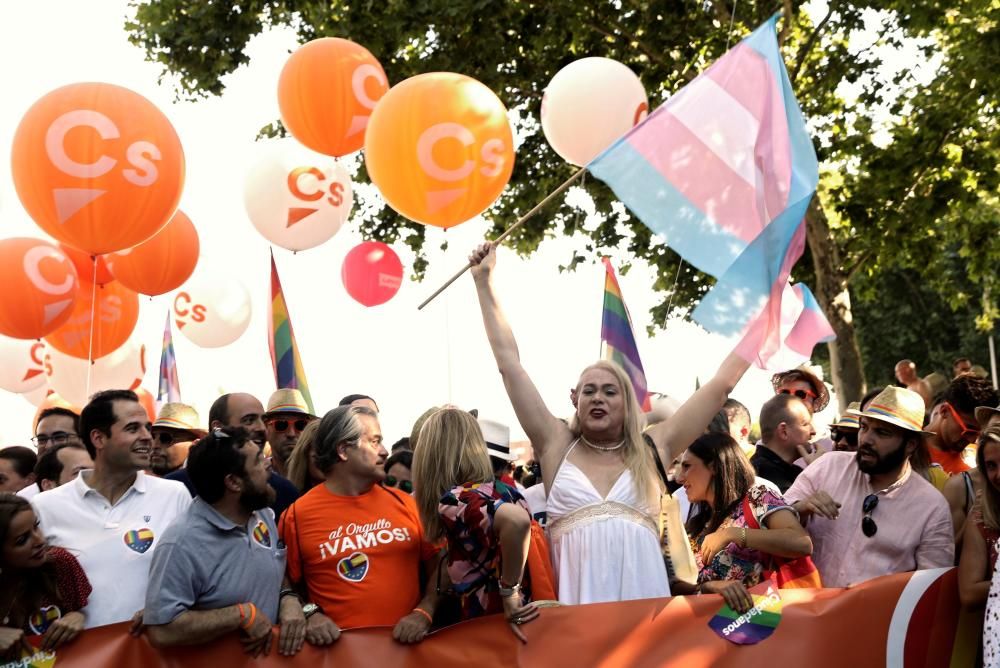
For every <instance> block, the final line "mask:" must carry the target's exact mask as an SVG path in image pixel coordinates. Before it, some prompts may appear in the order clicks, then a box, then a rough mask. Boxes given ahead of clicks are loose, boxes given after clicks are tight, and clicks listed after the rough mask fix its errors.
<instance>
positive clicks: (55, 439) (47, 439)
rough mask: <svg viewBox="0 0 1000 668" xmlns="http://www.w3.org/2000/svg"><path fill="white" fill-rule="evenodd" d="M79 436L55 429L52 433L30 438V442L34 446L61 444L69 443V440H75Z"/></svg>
mask: <svg viewBox="0 0 1000 668" xmlns="http://www.w3.org/2000/svg"><path fill="white" fill-rule="evenodd" d="M78 438H80V436H79V435H78V434H73V433H70V432H66V431H57V432H55V433H54V434H52V435H49V434H40V435H38V436H35V437H33V438H32V439H31V442H32V443H34V444H35V445H36V446H42V447H44V446H46V445H48V444H49V443H51V444H52V445H62V444H63V443H69V442H70V441H75V440H76V439H78Z"/></svg>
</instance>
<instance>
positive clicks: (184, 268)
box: [107, 210, 200, 296]
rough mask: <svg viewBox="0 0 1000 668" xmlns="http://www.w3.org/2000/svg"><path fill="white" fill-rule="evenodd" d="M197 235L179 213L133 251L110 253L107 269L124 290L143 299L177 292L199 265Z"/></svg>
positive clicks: (180, 212)
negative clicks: (143, 296)
mask: <svg viewBox="0 0 1000 668" xmlns="http://www.w3.org/2000/svg"><path fill="white" fill-rule="evenodd" d="M199 247H200V245H199V242H198V231H197V230H196V229H195V228H194V223H192V222H191V219H190V218H188V217H187V215H186V214H185V213H184V212H183V211H180V210H178V211H177V213H175V214H174V217H173V218H171V219H170V222H169V223H167V224H166V226H165V227H164V228H163V229H162V230H160V231H159V232H157V233H156V234H155V235H154V236H153V237H152V238H151V239H148V240H147V241H144V242H142V243H141V244H139V245H138V246H136V247H135V248H129V249H128V250H124V251H119V252H117V253H109V254H108V255H107V259H108V267H109V268H110V269H111V273H112V274H114V277H115V278H117V279H118V281H119V282H120V283H121V284H122V285H124V286H125V287H127V288H129V289H131V290H135V291H136V292H141V293H142V294H144V295H150V296H154V295H162V294H163V293H165V292H170V291H171V290H174V289H176V288H179V287H180V286H181V285H182V284H183V283H184V281H186V280H187V279H188V278H190V277H191V274H192V273H194V268H195V266H196V265H197V264H198V249H199Z"/></svg>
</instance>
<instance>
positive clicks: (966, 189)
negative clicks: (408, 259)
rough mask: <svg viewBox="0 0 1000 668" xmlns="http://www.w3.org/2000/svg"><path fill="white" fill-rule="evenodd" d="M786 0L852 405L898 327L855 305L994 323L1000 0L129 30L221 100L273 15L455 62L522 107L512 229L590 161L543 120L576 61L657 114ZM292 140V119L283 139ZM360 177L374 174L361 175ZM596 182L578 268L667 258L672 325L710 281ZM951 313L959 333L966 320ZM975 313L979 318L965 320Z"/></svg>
mask: <svg viewBox="0 0 1000 668" xmlns="http://www.w3.org/2000/svg"><path fill="white" fill-rule="evenodd" d="M782 7H783V8H784V10H785V14H786V17H788V16H790V17H791V18H790V20H785V21H784V23H783V24H782V40H783V53H784V56H785V60H786V63H787V65H788V69H789V73H790V76H791V78H792V80H793V86H794V88H795V90H796V94H797V96H798V99H799V102H800V104H801V106H802V108H803V111H804V112H805V114H806V116H807V117H808V118H809V119H810V124H811V128H812V130H813V133H814V136H815V137H816V145H817V152H818V154H819V157H820V160H821V171H822V174H821V184H820V192H819V198H818V203H817V204H816V205H815V206H814V207H812V208H811V210H810V214H809V215H808V216H807V221H808V230H809V237H808V238H809V248H808V249H807V256H806V258H804V260H803V261H802V262H800V263H799V266H798V267H797V268H796V270H795V279H796V280H806V281H807V282H808V283H809V284H810V285H813V286H816V288H817V289H816V293H817V297H818V298H819V300H820V303H821V304H822V305H823V307H824V309H825V310H826V311H827V313H828V315H829V316H830V319H831V323H832V324H833V325H834V327H835V329H836V331H837V333H838V335H839V341H838V343H837V345H836V346H833V347H831V350H830V353H831V355H830V358H831V365H832V367H833V376H834V380H835V382H836V383H837V385H838V390H839V391H840V392H841V394H843V395H845V398H856V397H857V396H858V395H859V394H860V392H861V391H862V390H863V387H864V372H863V371H864V370H863V369H862V365H861V356H860V353H859V352H858V351H859V347H858V345H857V341H856V339H855V333H854V327H855V326H857V327H859V328H861V329H862V330H863V331H866V336H864V337H862V339H863V340H866V341H867V340H869V339H871V340H875V339H878V336H874V335H873V336H871V337H869V336H867V331H868V328H869V327H870V330H871V332H873V333H876V332H878V331H879V330H881V331H882V332H883V333H884V332H885V330H883V329H882V328H883V327H886V326H889V324H891V323H887V322H884V318H881V317H878V318H876V317H874V315H872V318H871V321H870V323H871V324H870V325H869V322H867V321H866V319H855V318H854V317H853V316H852V312H851V297H852V296H853V299H854V301H855V302H857V303H860V304H863V305H864V306H863V307H862V311H864V312H865V313H866V314H877V313H882V312H883V311H882V309H884V312H885V313H886V314H890V315H891V314H892V313H893V309H894V308H896V306H897V304H898V303H900V300H894V299H893V298H892V294H893V292H894V291H895V290H897V289H899V288H900V283H899V280H898V279H899V277H900V276H901V275H906V276H909V277H911V278H912V279H913V280H914V281H915V283H916V284H917V285H918V286H919V290H920V291H921V292H923V293H927V294H929V295H934V296H936V297H937V298H938V299H935V300H933V304H934V306H938V305H940V304H948V305H950V306H951V305H954V306H956V307H959V306H961V307H962V308H961V309H960V310H959V311H955V312H951V314H950V316H951V323H952V327H951V329H956V326H955V322H956V320H957V319H958V318H959V317H962V318H963V319H964V318H967V317H969V316H970V315H971V314H977V316H978V324H979V325H980V327H981V328H983V329H986V328H989V327H992V322H993V319H995V317H996V308H995V306H993V305H992V304H993V303H995V297H993V300H994V301H993V302H991V301H990V298H989V295H990V294H993V295H995V292H996V290H995V289H994V290H992V291H991V281H993V271H992V267H993V266H995V263H996V260H997V258H1000V241H998V235H997V219H998V210H1000V209H998V203H997V198H996V194H995V193H996V190H997V188H996V186H997V181H998V173H997V169H996V154H997V152H996V148H997V114H996V103H997V92H998V84H997V78H996V76H995V72H997V71H1000V67H998V65H1000V62H998V61H1000V48H998V39H1000V32H998V30H1000V29H998V19H1000V3H997V2H996V1H995V0H966V1H961V0H954V1H952V2H945V1H944V0H924V1H922V2H919V3H913V2H910V1H908V0H907V1H904V0H882V1H878V0H866V1H861V2H846V1H841V0H830V1H829V2H828V3H826V4H824V3H823V2H821V1H818V0H817V1H816V2H813V3H812V5H810V8H809V11H806V10H805V8H804V6H803V5H802V3H801V2H800V0H784V2H783V3H782V5H780V6H779V4H778V3H777V2H775V1H774V0H772V1H771V2H755V1H751V0H745V1H744V2H740V3H738V7H737V14H736V17H735V22H734V27H733V31H732V34H731V35H730V31H729V25H730V21H731V19H732V12H733V3H731V2H726V1H724V0H702V1H699V2H693V1H685V2H654V1H651V0H646V1H629V0H616V1H614V2H611V1H605V2H587V3H585V2H577V1H575V0H544V1H543V0H508V1H506V2H498V1H487V0H412V1H402V0H385V1H384V2H377V3H376V2H357V3H348V2H342V1H340V0H326V1H325V2H320V1H318V0H284V1H281V0H271V1H265V0H230V1H228V2H220V1H219V0H211V1H210V0H157V1H156V2H150V3H145V2H139V3H137V4H136V6H135V15H134V18H132V19H130V20H129V21H128V24H127V29H128V31H129V35H130V40H131V41H132V42H133V43H134V44H136V45H138V46H140V47H141V48H143V49H144V50H145V51H146V53H147V55H148V57H149V58H150V59H152V60H154V61H157V62H159V63H161V64H162V66H163V68H164V72H165V73H167V74H168V75H170V77H171V78H170V80H171V81H172V82H174V83H175V85H176V87H177V91H178V95H179V96H181V97H194V98H196V97H199V96H207V95H218V94H221V93H222V92H223V90H224V78H225V76H226V75H227V74H230V73H232V72H233V71H235V70H236V69H237V68H239V67H241V66H245V65H246V64H247V57H246V55H245V49H246V46H247V43H248V41H249V40H250V38H252V37H253V36H254V35H256V34H258V33H259V32H261V31H262V30H263V29H264V28H265V27H268V26H290V27H291V28H293V29H294V30H295V31H296V32H297V34H298V35H299V37H300V38H301V40H302V41H303V42H304V41H308V40H310V39H313V38H316V37H321V36H335V37H345V38H350V39H354V40H355V41H358V42H360V43H362V44H364V45H365V46H366V47H367V48H368V49H369V50H370V51H372V53H374V54H375V56H376V57H377V58H379V60H380V62H381V63H382V65H383V67H384V68H385V70H386V73H387V75H388V76H389V79H390V81H391V82H398V81H401V80H403V79H405V78H407V77H410V76H413V75H416V74H419V73H422V72H429V71H438V70H444V71H455V72H461V73H464V74H467V75H470V76H473V77H475V78H476V79H479V80H480V81H482V82H483V83H484V84H486V85H487V86H489V87H490V88H491V89H493V90H494V91H495V92H496V93H497V94H498V95H499V96H500V98H501V99H502V100H503V102H504V103H505V104H506V105H507V107H508V109H512V110H519V111H521V112H523V113H521V114H520V118H521V121H520V124H521V127H520V128H518V129H519V130H520V132H521V134H523V135H524V143H523V144H522V145H521V146H520V147H519V148H518V153H517V156H518V157H517V164H516V166H515V171H514V176H513V178H512V180H511V183H510V186H509V187H508V189H507V191H506V192H505V194H504V196H503V197H501V198H500V199H499V200H498V201H497V203H496V204H495V205H494V206H493V207H492V208H491V210H490V211H489V212H488V214H487V215H488V217H489V218H490V219H491V220H492V221H493V224H494V231H495V232H497V233H499V231H500V230H502V229H503V228H505V227H506V226H507V225H509V223H510V222H511V221H513V220H514V219H515V218H517V217H518V216H519V215H521V214H523V213H524V212H526V211H527V210H528V209H530V208H531V207H532V206H533V205H534V204H535V203H537V202H538V201H540V200H541V199H542V198H543V197H544V196H545V195H546V194H547V193H549V192H551V191H552V190H553V189H555V188H556V187H557V186H558V185H559V184H560V183H562V182H563V181H564V180H565V179H566V178H567V177H569V176H570V175H571V174H572V172H573V168H572V167H570V166H568V165H566V164H565V163H564V162H563V161H562V160H561V159H560V158H559V157H558V156H557V155H556V154H555V153H554V152H553V151H552V150H551V149H550V148H549V147H548V145H547V143H546V142H545V139H544V137H543V136H542V133H541V129H540V127H539V125H538V123H537V120H536V118H537V114H538V109H539V105H540V102H541V96H542V92H543V90H544V87H545V85H546V84H547V82H548V81H549V80H550V79H551V77H552V76H553V75H554V74H555V73H556V72H557V71H558V70H559V69H560V68H562V67H563V66H565V65H566V64H568V63H569V62H571V61H573V60H575V59H577V58H581V57H584V56H587V55H603V56H607V57H610V58H615V59H617V60H619V61H621V62H623V63H625V64H626V65H628V66H629V67H631V68H632V69H633V70H634V71H635V72H637V73H638V74H639V76H640V78H641V79H642V81H643V83H644V84H645V86H646V89H647V92H648V94H649V97H650V102H651V106H656V104H658V103H659V102H660V101H662V100H664V99H666V98H667V97H669V96H670V95H671V94H672V93H673V92H675V91H676V90H678V89H679V88H680V87H681V86H683V85H684V84H685V83H686V82H688V81H690V80H691V79H692V78H693V77H694V76H696V75H697V73H698V72H700V71H701V70H703V69H704V68H705V67H706V66H708V65H709V64H710V63H711V62H712V61H714V60H715V59H716V58H718V57H719V56H720V55H722V53H724V52H725V50H726V48H727V43H728V42H729V41H730V37H731V40H732V43H735V42H736V40H738V39H739V38H741V37H742V36H744V35H745V34H747V33H748V32H749V31H750V30H752V29H753V28H754V27H756V26H757V25H759V24H760V23H761V22H762V21H764V20H765V19H766V18H767V17H768V16H769V15H771V14H772V13H773V12H774V11H775V10H776V9H780V8H782ZM913 39H918V40H921V42H920V43H921V44H922V45H923V47H922V51H921V57H922V58H923V59H925V60H927V61H928V62H929V64H926V63H925V64H926V65H927V67H929V68H930V71H931V72H932V76H931V77H930V81H929V83H927V82H920V81H919V80H918V78H917V77H916V76H915V73H914V72H913V71H912V70H911V68H910V67H908V66H903V67H895V68H893V67H891V63H890V62H888V59H889V58H891V57H892V54H893V50H894V49H895V48H897V47H899V46H900V45H902V44H903V43H904V42H905V41H907V40H913ZM916 64H920V63H914V65H916ZM991 74H993V76H991ZM594 94H595V95H599V94H600V92H599V91H595V92H594ZM278 131H280V127H278V126H277V125H275V126H272V127H271V128H269V129H265V134H273V133H275V132H278ZM359 178H361V179H364V178H366V175H365V174H364V172H363V166H362V174H361V175H359ZM584 187H585V188H586V190H587V192H588V194H589V195H590V196H591V197H592V199H593V201H594V206H595V209H596V212H597V213H598V214H599V215H602V216H603V222H602V223H601V224H599V225H597V226H596V228H594V229H588V230H586V231H585V234H586V235H587V237H588V238H587V239H586V240H585V242H583V243H582V246H583V247H582V248H580V249H578V250H577V251H575V252H574V254H573V256H572V257H570V258H567V259H566V266H568V267H570V268H572V267H574V266H576V264H578V263H579V262H583V261H594V260H596V258H597V257H598V256H599V255H600V254H601V253H602V252H603V251H605V250H606V249H610V248H617V249H620V250H624V251H627V253H628V254H629V255H630V256H631V257H634V258H641V259H643V260H646V261H647V262H649V263H650V264H651V265H652V266H653V267H655V268H656V270H657V275H658V278H657V280H656V283H655V285H654V286H653V287H654V289H656V290H658V291H661V292H662V293H663V300H662V303H661V304H660V305H659V306H657V307H655V308H654V313H653V315H654V317H655V320H656V321H657V322H664V321H665V315H666V311H667V309H668V304H670V305H671V306H672V307H673V308H689V307H691V306H692V305H693V304H694V303H696V302H697V300H698V299H699V298H700V297H701V295H702V294H703V293H704V292H705V290H707V288H708V287H709V285H710V279H708V277H706V276H704V275H699V273H698V272H697V271H695V270H694V269H693V268H691V267H690V266H689V265H687V264H686V263H684V264H681V265H679V263H678V260H679V258H678V257H677V255H676V254H675V253H673V251H671V250H670V249H668V248H666V247H664V246H663V245H662V244H652V243H651V235H650V232H649V230H648V229H647V228H646V227H645V226H644V225H642V224H641V223H639V222H638V221H637V220H635V219H633V218H631V217H630V216H629V215H628V214H627V212H624V211H622V210H621V208H620V206H616V205H615V202H616V200H615V198H614V196H613V194H612V193H611V191H610V190H609V189H608V188H607V187H606V186H605V185H604V184H603V183H601V182H600V181H598V180H596V179H587V180H586V182H585V185H584ZM577 220H578V215H577V211H576V210H575V209H574V208H573V207H572V206H570V205H569V204H567V203H566V202H561V203H558V204H553V205H552V206H551V208H550V209H549V210H547V211H546V212H544V213H543V214H542V215H540V216H537V217H535V218H533V219H532V220H530V221H529V222H528V223H527V224H526V225H524V226H523V227H522V228H521V229H520V230H519V231H518V232H517V233H516V234H515V235H514V236H513V237H512V240H511V242H512V244H513V245H514V247H515V248H516V249H517V250H518V251H519V252H520V253H522V254H530V253H531V252H533V251H534V250H535V249H536V248H537V247H538V244H539V243H540V242H541V241H542V240H543V239H545V238H546V237H547V236H553V235H557V234H566V233H572V232H576V231H579V228H578V225H577ZM360 224H361V227H362V231H363V232H364V233H365V234H366V235H368V236H370V237H374V238H377V239H381V240H384V241H388V242H394V241H398V240H401V241H404V242H405V243H407V244H409V245H410V246H411V247H412V248H414V249H415V250H416V251H418V253H419V251H420V249H421V248H422V245H423V242H424V229H425V228H424V227H423V226H421V225H419V224H415V223H412V222H410V221H408V220H406V219H404V218H402V217H401V216H399V215H398V214H396V213H395V212H394V211H392V210H391V209H389V208H388V207H385V208H383V209H381V210H372V211H369V212H368V214H367V215H365V216H362V217H361V220H360ZM421 266H422V265H421V264H419V263H418V266H417V267H416V269H417V271H418V272H419V271H420V269H421ZM679 266H680V270H679V272H678V267H679ZM901 272H903V274H901ZM675 276H676V277H677V280H676V283H675ZM862 279H863V280H862ZM959 286H961V289H960V288H959ZM675 287H676V289H672V288H675ZM852 291H853V292H854V293H855V294H853V295H851V292H852ZM984 293H985V294H986V295H987V299H985V300H984V299H983V295H984ZM928 303H930V301H928V300H926V299H925V300H924V302H923V304H924V305H925V306H926V304H928ZM950 306H949V308H950ZM911 307H913V308H915V309H916V310H915V311H913V312H912V313H910V314H909V317H910V318H911V319H913V320H915V321H916V322H915V325H916V326H917V327H918V329H919V328H920V322H921V321H922V320H926V318H927V316H928V314H927V313H924V312H922V311H921V310H920V309H921V308H923V306H921V304H920V303H917V304H915V305H913V304H911ZM962 309H964V310H962ZM937 315H938V316H940V317H941V319H942V320H941V324H942V327H943V328H944V329H947V327H945V324H946V323H947V322H948V321H949V320H948V316H949V314H948V313H947V312H941V313H937ZM889 320H890V321H891V320H892V318H891V317H890V318H889ZM972 324H973V323H971V322H969V323H965V322H964V320H963V321H962V323H960V324H959V325H958V326H957V329H961V328H962V327H966V328H968V329H970V330H971V328H972ZM921 335H923V336H924V337H927V336H929V335H930V336H932V335H933V334H931V333H929V332H928V331H927V330H926V329H923V330H922V331H921ZM952 338H953V337H952ZM948 341H952V339H947V337H945V338H942V339H941V341H938V342H935V343H933V344H932V343H930V342H929V341H928V346H929V348H928V351H930V350H932V349H933V350H934V351H941V354H942V355H946V354H951V353H952V352H957V351H954V350H952V349H948V350H947V351H946V350H945V349H946V348H947V346H950V345H956V344H955V343H954V341H952V342H951V343H948ZM888 345H889V346H890V348H897V347H896V346H895V344H893V343H892V342H889V343H888ZM865 348H868V349H869V350H871V348H870V347H869V346H868V345H865ZM897 351H898V352H897V353H894V354H898V355H899V356H911V357H916V356H915V355H914V354H911V353H909V352H906V351H904V350H902V349H898V348H897ZM928 354H930V352H928ZM935 354H937V353H935ZM935 359H937V358H935ZM918 362H920V360H918ZM881 370H882V361H881V358H880V359H879V362H878V365H877V369H876V368H873V369H872V371H873V373H872V375H873V376H875V377H879V378H881V377H882V371H881Z"/></svg>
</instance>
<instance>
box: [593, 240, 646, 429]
mask: <svg viewBox="0 0 1000 668" xmlns="http://www.w3.org/2000/svg"><path fill="white" fill-rule="evenodd" d="M603 259H604V269H605V272H606V273H605V276H604V314H603V315H602V316H601V347H602V349H603V357H604V359H606V360H609V361H611V362H614V363H616V364H617V365H618V366H620V367H621V368H623V369H625V373H627V374H628V377H629V378H630V379H631V380H632V387H633V389H635V398H636V400H637V401H638V402H639V405H640V406H642V410H644V411H646V412H647V413H648V412H649V411H650V402H649V392H648V391H647V389H646V372H645V371H643V370H642V360H640V359H639V348H638V347H637V346H636V345H635V333H634V332H633V330H632V318H631V317H630V316H629V314H628V308H626V306H625V300H624V299H622V290H621V288H620V287H618V278H617V277H616V276H615V268H614V267H612V266H611V259H610V258H607V257H606V258H603Z"/></svg>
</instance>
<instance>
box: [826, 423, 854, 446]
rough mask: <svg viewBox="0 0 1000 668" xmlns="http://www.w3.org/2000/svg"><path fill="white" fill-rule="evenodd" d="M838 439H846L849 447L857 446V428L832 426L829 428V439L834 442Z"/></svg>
mask: <svg viewBox="0 0 1000 668" xmlns="http://www.w3.org/2000/svg"><path fill="white" fill-rule="evenodd" d="M840 439H844V440H845V441H847V444H848V445H850V446H851V447H854V448H856V447H858V430H857V429H851V428H850V427H833V428H832V429H831V430H830V440H831V441H833V442H834V443H836V442H837V441H839V440H840Z"/></svg>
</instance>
